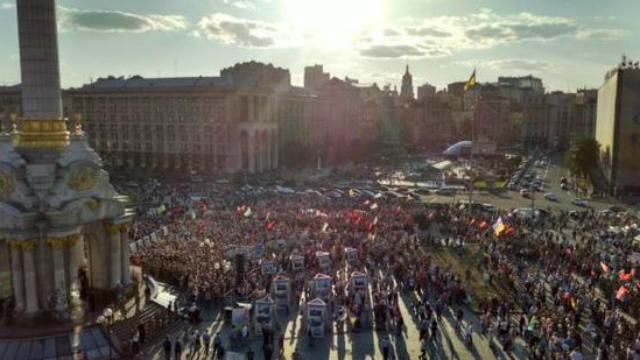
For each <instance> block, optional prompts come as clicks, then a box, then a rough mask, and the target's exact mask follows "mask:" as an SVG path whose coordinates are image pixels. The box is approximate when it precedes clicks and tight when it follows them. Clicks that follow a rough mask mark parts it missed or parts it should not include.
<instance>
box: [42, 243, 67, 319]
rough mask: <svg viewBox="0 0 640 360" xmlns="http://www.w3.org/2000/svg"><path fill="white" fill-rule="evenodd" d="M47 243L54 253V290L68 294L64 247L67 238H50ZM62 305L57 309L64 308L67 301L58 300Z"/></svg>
mask: <svg viewBox="0 0 640 360" xmlns="http://www.w3.org/2000/svg"><path fill="white" fill-rule="evenodd" d="M47 243H48V244H49V246H50V247H51V254H52V255H53V291H54V292H57V291H64V293H65V294H68V293H69V292H68V291H67V285H66V282H65V262H64V247H65V246H66V239H64V238H49V239H48V240H47ZM58 305H61V306H60V307H58V308H57V310H64V308H63V306H65V305H66V302H64V303H63V302H58Z"/></svg>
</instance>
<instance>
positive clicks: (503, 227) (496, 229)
mask: <svg viewBox="0 0 640 360" xmlns="http://www.w3.org/2000/svg"><path fill="white" fill-rule="evenodd" d="M476 224H477V226H478V229H480V231H485V230H488V229H489V223H488V222H487V221H486V220H481V221H477V220H476V219H471V222H470V223H469V226H471V227H473V226H475V225H476ZM491 229H492V230H493V233H494V235H495V236H497V237H501V236H513V235H515V233H516V229H515V228H514V227H513V226H511V225H509V224H507V223H506V222H504V221H503V220H502V217H501V216H500V217H498V219H497V220H496V221H495V222H494V223H493V225H491Z"/></svg>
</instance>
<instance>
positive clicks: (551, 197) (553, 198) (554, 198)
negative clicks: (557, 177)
mask: <svg viewBox="0 0 640 360" xmlns="http://www.w3.org/2000/svg"><path fill="white" fill-rule="evenodd" d="M544 198H545V199H547V200H549V201H558V197H557V196H555V195H554V194H553V193H546V194H544Z"/></svg>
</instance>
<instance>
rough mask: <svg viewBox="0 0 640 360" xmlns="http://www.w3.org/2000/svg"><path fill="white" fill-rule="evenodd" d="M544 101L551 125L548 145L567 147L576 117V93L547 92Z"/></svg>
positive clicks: (559, 147) (547, 117) (548, 132)
mask: <svg viewBox="0 0 640 360" xmlns="http://www.w3.org/2000/svg"><path fill="white" fill-rule="evenodd" d="M544 102H545V105H546V111H547V113H546V115H545V119H546V120H547V121H548V126H549V127H548V131H547V135H546V137H547V139H548V141H547V144H546V145H547V147H550V148H552V149H567V148H568V147H569V143H570V132H571V126H572V125H573V123H574V117H575V104H576V94H574V93H564V92H562V91H554V92H551V93H549V94H545V96H544Z"/></svg>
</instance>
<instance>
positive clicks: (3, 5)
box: [0, 2, 16, 10]
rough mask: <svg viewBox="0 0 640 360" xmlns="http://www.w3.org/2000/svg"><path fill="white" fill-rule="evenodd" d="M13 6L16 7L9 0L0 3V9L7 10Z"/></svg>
mask: <svg viewBox="0 0 640 360" xmlns="http://www.w3.org/2000/svg"><path fill="white" fill-rule="evenodd" d="M14 7H16V5H15V4H13V3H10V2H5V3H2V4H0V10H9V9H13V8H14Z"/></svg>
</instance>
